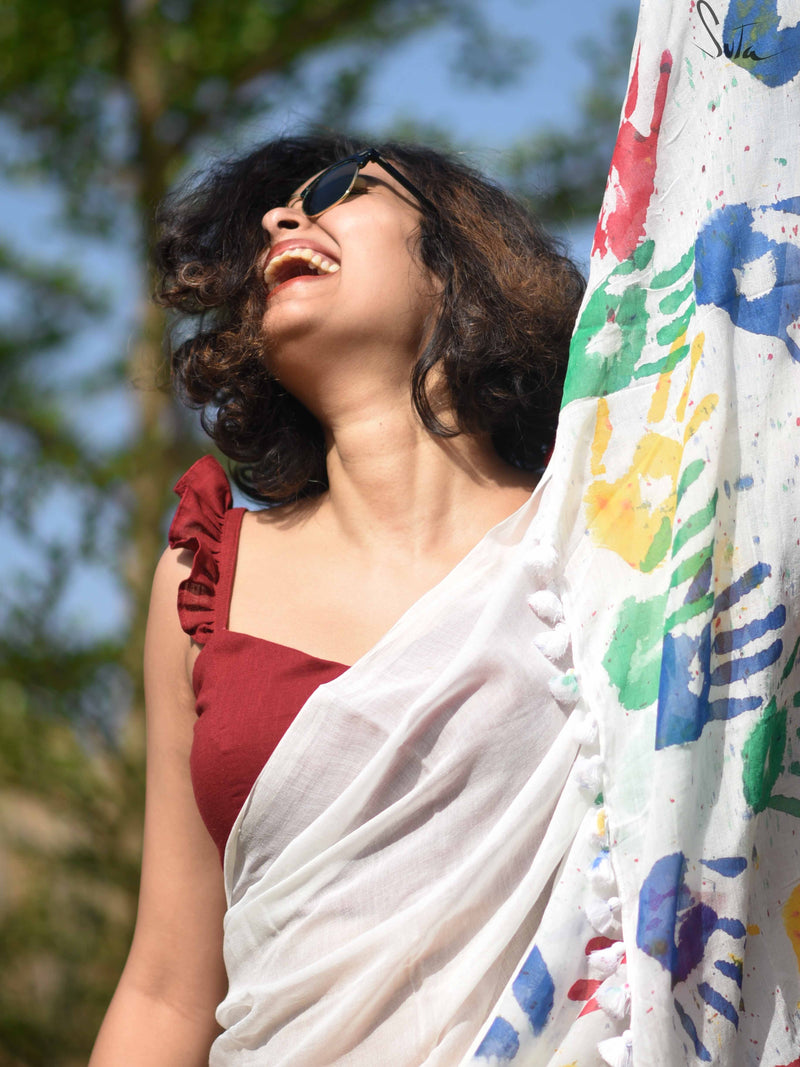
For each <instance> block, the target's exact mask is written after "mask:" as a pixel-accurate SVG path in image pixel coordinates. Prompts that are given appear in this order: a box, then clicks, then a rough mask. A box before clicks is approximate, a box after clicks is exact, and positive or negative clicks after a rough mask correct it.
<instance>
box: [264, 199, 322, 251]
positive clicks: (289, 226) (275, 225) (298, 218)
mask: <svg viewBox="0 0 800 1067" xmlns="http://www.w3.org/2000/svg"><path fill="white" fill-rule="evenodd" d="M310 222H311V220H310V219H309V217H308V216H307V215H305V214H304V213H303V212H302V211H301V210H300V208H297V207H273V208H270V210H269V211H267V212H266V214H265V215H264V217H263V218H262V219H261V228H262V229H263V230H264V232H265V233H266V234H267V236H268V237H269V240H270V244H274V243H275V239H276V237H277V236H278V235H279V234H280V233H281V231H282V230H299V229H301V227H304V226H307V225H308V224H309V223H310Z"/></svg>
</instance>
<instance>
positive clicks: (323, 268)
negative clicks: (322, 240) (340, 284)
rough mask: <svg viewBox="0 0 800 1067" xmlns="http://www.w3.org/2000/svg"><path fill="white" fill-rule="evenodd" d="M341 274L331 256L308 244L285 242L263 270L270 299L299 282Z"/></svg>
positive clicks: (274, 252)
mask: <svg viewBox="0 0 800 1067" xmlns="http://www.w3.org/2000/svg"><path fill="white" fill-rule="evenodd" d="M338 270H339V262H338V261H337V260H336V258H335V257H334V256H332V255H331V253H330V252H327V251H326V250H325V249H322V248H320V247H319V246H318V245H315V244H313V243H310V242H308V241H282V242H281V243H280V244H277V245H275V246H274V248H273V249H272V250H271V251H270V254H269V258H268V259H267V262H266V266H265V268H264V283H265V285H266V287H267V296H272V294H273V293H274V292H276V290H277V289H279V288H282V287H283V286H284V285H286V284H287V283H288V282H293V281H296V280H297V279H299V278H302V279H304V280H316V279H320V278H324V277H326V276H327V275H329V274H335V273H336V272H337V271H338Z"/></svg>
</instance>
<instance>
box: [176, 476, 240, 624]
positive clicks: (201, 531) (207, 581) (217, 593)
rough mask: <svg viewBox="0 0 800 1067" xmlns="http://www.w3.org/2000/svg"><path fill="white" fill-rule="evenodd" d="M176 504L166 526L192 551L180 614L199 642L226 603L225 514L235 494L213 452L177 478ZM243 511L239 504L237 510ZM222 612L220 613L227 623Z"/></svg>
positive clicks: (179, 545)
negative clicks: (222, 582)
mask: <svg viewBox="0 0 800 1067" xmlns="http://www.w3.org/2000/svg"><path fill="white" fill-rule="evenodd" d="M175 492H176V493H177V494H178V495H179V496H180V498H181V499H180V503H179V504H178V509H177V511H176V512H175V517H174V519H173V520H172V525H171V526H170V528H169V543H170V547H171V548H187V549H189V551H191V552H193V553H194V560H193V562H192V570H191V574H190V575H189V577H188V578H186V579H185V580H184V581H182V582H181V584H180V586H179V587H178V616H179V618H180V622H181V626H182V627H183V629H184V631H185V632H186V633H187V634H189V635H190V636H191V637H193V638H194V640H195V641H197V642H198V644H201V645H202V644H205V643H206V641H207V640H208V638H209V637H210V636H211V634H213V633H214V629H215V622H216V616H217V614H218V612H220V611H222V610H224V611H225V615H227V607H226V606H223V603H221V601H222V602H224V601H225V600H226V597H225V594H224V591H223V590H221V589H220V579H221V576H222V575H223V572H225V571H227V570H228V569H232V568H226V567H225V565H224V564H225V559H224V549H225V547H226V544H225V539H224V537H223V534H224V530H225V519H226V517H227V516H228V514H229V512H230V511H231V509H232V504H233V497H232V496H231V490H230V486H229V485H228V479H227V477H226V475H225V472H224V470H223V469H222V467H221V466H220V465H219V463H218V462H217V461H216V460H215V459H214V457H213V456H203V458H202V459H199V460H197V462H196V463H195V464H193V465H192V466H191V467H190V468H189V470H188V471H187V472H186V474H184V475H183V477H182V478H181V479H180V480H179V481H178V483H177V485H176V486H175ZM236 510H237V511H238V510H241V509H236ZM225 622H226V617H225V616H222V617H221V618H220V624H221V625H223V626H224V625H225Z"/></svg>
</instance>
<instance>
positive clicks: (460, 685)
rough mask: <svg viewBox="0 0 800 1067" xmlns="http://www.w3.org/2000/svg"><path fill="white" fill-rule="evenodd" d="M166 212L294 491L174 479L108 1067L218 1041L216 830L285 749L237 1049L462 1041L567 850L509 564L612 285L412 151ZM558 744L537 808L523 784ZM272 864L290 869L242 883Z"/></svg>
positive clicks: (165, 248) (242, 388)
mask: <svg viewBox="0 0 800 1067" xmlns="http://www.w3.org/2000/svg"><path fill="white" fill-rule="evenodd" d="M342 161H346V162H344V163H342ZM320 172H322V174H321V175H320ZM161 221H162V226H163V232H164V236H163V238H162V241H161V244H160V248H159V253H160V262H161V266H162V271H163V277H164V282H163V285H162V287H161V290H160V299H161V300H162V302H163V303H164V304H166V305H167V306H170V307H174V308H177V309H179V310H180V311H182V312H184V313H188V314H190V315H194V316H196V317H198V322H199V325H198V328H197V331H196V332H195V333H194V334H193V335H192V336H191V337H190V338H189V339H184V340H182V341H180V342H179V343H177V344H176V346H175V353H174V357H173V358H174V368H175V374H176V377H177V379H178V382H179V384H180V386H181V388H182V390H183V391H184V393H185V395H186V396H187V398H188V399H189V401H190V402H192V403H194V404H196V405H198V406H203V407H204V408H205V409H206V412H208V411H210V412H211V414H210V415H207V419H208V424H209V426H210V428H211V431H212V434H213V436H214V438H215V440H216V441H217V443H218V444H219V446H220V448H221V449H222V451H223V452H225V453H226V454H227V455H228V456H229V457H230V458H231V459H234V460H235V461H237V462H238V463H239V464H240V466H239V467H238V472H239V475H238V476H239V479H240V481H241V483H242V484H243V486H244V487H245V489H246V490H247V491H249V492H250V493H251V494H252V495H254V496H256V497H260V498H261V499H263V500H265V501H268V502H269V503H270V504H271V505H272V506H271V507H269V508H267V509H266V510H262V511H250V512H246V513H243V512H242V511H240V510H239V509H234V510H233V511H231V510H230V499H229V495H228V493H227V483H226V481H225V478H224V475H223V474H222V472H221V470H220V469H219V468H218V466H217V465H216V464H215V462H214V461H212V460H206V461H201V463H200V464H199V465H196V466H195V468H193V469H192V471H191V472H189V474H188V475H187V476H186V477H185V478H184V479H182V480H181V482H180V483H179V485H178V490H179V491H180V492H181V494H182V504H181V506H180V508H179V510H178V514H177V515H176V519H175V522H174V523H173V527H172V530H171V544H172V545H173V547H172V548H171V549H170V550H168V551H167V552H166V553H165V555H164V557H163V559H162V561H161V563H160V565H159V568H158V571H157V573H156V578H155V582H154V587H153V600H152V608H151V616H150V622H149V624H148V635H147V649H146V682H147V700H148V800H147V814H146V822H145V851H144V863H143V873H142V890H141V899H140V907H139V917H138V921H137V928H136V935H135V938H134V943H133V947H132V949H131V953H130V957H129V960H128V964H127V966H126V969H125V972H124V974H123V977H122V979H121V982H120V986H119V989H118V991H117V994H116V996H115V998H114V1001H113V1003H112V1006H111V1008H110V1010H109V1013H108V1016H107V1019H106V1022H105V1023H104V1026H103V1029H102V1031H101V1034H100V1037H99V1038H98V1042H97V1046H96V1048H95V1052H94V1056H93V1059H92V1064H93V1067H102V1065H104V1064H111V1063H114V1064H117V1063H120V1062H124V1063H126V1064H136V1063H143V1064H144V1063H146V1064H148V1065H151V1067H152V1065H154V1064H160V1063H163V1064H169V1065H171V1067H172V1065H177V1064H187V1065H188V1064H200V1063H205V1062H207V1060H208V1056H209V1047H210V1045H211V1042H212V1039H213V1038H214V1036H215V1034H216V1033H217V1026H216V1023H215V1020H214V1012H215V1009H216V1008H217V1005H218V1004H219V1002H220V1000H222V999H223V997H224V995H225V988H226V977H225V969H224V967H223V962H222V919H223V914H224V911H225V892H224V890H223V881H222V873H221V870H220V863H219V858H218V857H217V856H216V855H215V851H216V850H219V852H220V854H221V855H224V853H225V847H226V841H227V840H228V837H229V834H230V832H231V829H232V826H233V824H234V821H235V820H237V817H239V812H240V809H241V807H242V805H243V803H244V802H245V800H246V798H247V796H248V794H249V793H250V789H251V787H252V785H253V783H254V781H255V780H256V778H257V777H258V775H259V772H260V770H261V768H262V766H263V765H264V764H266V766H267V768H269V769H271V770H274V775H275V776H277V780H280V783H281V784H280V785H278V786H274V784H270V781H269V774H267V773H266V772H265V775H262V777H261V778H260V779H259V781H260V783H261V784H262V785H264V787H265V788H267V789H273V788H276V789H277V794H278V796H277V797H276V798H275V799H274V800H273V801H270V804H269V807H270V808H271V810H272V813H273V814H272V815H271V816H269V819H268V821H269V822H270V823H271V826H270V828H269V832H268V833H267V834H266V836H268V837H270V841H269V843H268V844H266V843H265V842H262V844H265V847H266V852H265V851H264V850H263V848H261V847H258V846H257V847H255V848H248V847H245V846H243V845H242V844H241V840H242V838H241V834H242V830H243V826H245V827H246V824H243V823H242V819H241V817H240V818H239V822H238V823H237V825H236V827H235V828H234V831H233V835H232V837H231V841H230V843H228V845H227V858H226V860H225V862H226V871H227V878H228V897H229V901H228V903H229V905H231V907H232V909H233V910H232V911H231V912H229V918H228V927H229V930H228V935H227V944H226V962H227V964H228V970H229V977H230V981H231V990H230V993H229V995H228V998H227V999H226V1001H225V1003H224V1004H223V1006H222V1007H221V1009H220V1012H219V1020H220V1022H221V1023H222V1025H223V1026H224V1027H225V1028H226V1032H225V1033H224V1034H223V1035H222V1036H221V1037H220V1038H219V1039H218V1040H217V1042H216V1044H215V1046H214V1051H213V1052H212V1053H211V1062H212V1063H215V1064H223V1063H229V1062H234V1061H235V1062H237V1063H266V1062H272V1063H289V1062H296V1063H308V1064H312V1063H328V1062H331V1063H332V1062H348V1063H351V1062H352V1063H356V1062H364V1063H377V1062H381V1063H396V1064H398V1065H400V1064H409V1065H410V1064H418V1063H422V1062H425V1063H429V1064H434V1063H452V1062H456V1061H457V1060H458V1059H460V1058H461V1057H462V1056H463V1055H464V1054H466V1052H467V1051H468V1048H469V1046H470V1045H471V1044H472V1042H473V1040H474V1038H475V1035H476V1033H477V1032H478V1030H479V1028H480V1024H481V1023H482V1022H483V1021H484V1020H486V1019H487V1018H488V1017H489V1014H490V1012H491V1009H492V1006H493V1004H494V1003H495V1001H496V1000H497V997H498V996H499V994H500V992H501V991H502V989H503V987H504V985H505V984H506V982H507V981H508V980H509V979H510V978H511V976H512V974H513V971H514V968H515V966H516V965H517V963H518V961H519V958H520V955H521V953H522V952H523V950H524V949H525V946H526V945H527V944H528V942H529V941H530V938H531V936H532V934H533V932H534V930H535V928H536V925H537V922H538V918H539V916H540V915H541V911H542V907H543V906H544V903H545V901H546V897H547V892H546V889H547V886H546V884H545V883H547V882H548V881H549V879H550V876H551V875H552V873H553V870H554V867H555V862H554V861H551V862H550V864H549V867H548V869H547V875H546V877H545V878H544V879H542V877H541V875H540V874H537V878H538V880H539V883H541V884H539V885H538V889H537V890H536V891H535V892H534V891H532V889H531V886H530V885H527V884H526V881H525V880H526V877H528V876H529V870H530V858H531V856H532V855H533V854H534V853H535V852H536V850H537V848H538V847H539V845H540V844H541V841H542V838H543V836H544V833H545V830H546V827H547V825H548V820H549V817H550V815H551V814H552V810H553V807H554V805H555V799H556V797H557V794H558V790H559V788H560V787H561V786H562V785H563V781H564V778H565V776H566V773H567V771H568V769H569V765H570V763H571V760H572V758H573V756H574V748H575V745H574V742H572V741H570V742H569V743H565V741H564V736H565V734H564V730H563V726H564V722H565V713H564V711H563V710H562V709H561V707H560V706H559V705H558V704H557V703H556V702H555V700H554V698H553V697H552V696H551V694H550V691H549V689H548V682H549V681H551V680H552V679H553V677H555V676H557V674H558V671H557V670H556V668H555V667H553V666H552V664H551V663H550V661H549V660H548V659H547V658H545V657H544V656H542V655H541V654H540V653H536V652H535V649H534V648H533V645H532V643H531V642H532V640H533V637H535V635H536V634H537V632H540V631H542V630H544V629H546V627H545V626H543V624H542V623H541V622H539V621H538V620H537V619H536V617H535V616H534V615H533V614H532V613H531V612H530V611H529V609H528V608H527V606H526V604H525V602H524V597H520V596H517V595H513V594H512V592H511V591H509V589H508V588H506V587H507V585H508V582H509V579H508V576H507V573H506V572H508V571H509V568H510V570H511V571H512V572H513V573H514V574H518V572H519V569H520V568H521V567H524V565H525V560H524V558H523V556H524V553H523V551H522V548H521V546H522V543H523V538H524V532H525V530H527V528H528V527H529V526H530V523H531V521H532V519H533V516H534V515H535V510H536V498H533V499H531V493H532V490H533V489H534V487H535V485H536V481H537V477H538V473H537V472H538V471H539V470H540V469H541V466H542V463H543V459H544V456H545V454H546V452H547V450H548V449H549V447H550V445H551V441H552V436H553V431H554V425H555V417H556V413H557V409H558V402H559V397H560V389H561V383H562V381H563V371H564V367H565V363H566V353H567V347H568V342H569V337H570V333H571V329H572V324H573V321H574V318H575V315H576V313H577V309H578V304H579V302H580V298H581V295H582V291H583V282H582V279H581V277H580V275H579V274H578V272H577V271H576V269H575V268H574V266H573V265H572V264H571V263H570V262H569V260H568V259H566V258H565V257H564V256H563V255H561V254H560V252H559V251H558V249H557V247H556V245H555V243H554V242H553V241H552V240H551V239H550V238H548V237H546V236H545V235H544V234H543V233H542V232H541V230H540V229H539V228H538V226H537V225H536V224H535V223H534V222H533V221H532V220H531V219H530V218H529V216H527V215H526V213H525V212H524V211H523V210H522V209H521V208H520V207H519V206H518V205H517V204H515V203H514V202H513V201H512V200H511V199H510V198H508V197H507V196H506V195H505V194H503V193H502V192H501V191H499V190H498V189H497V188H495V187H494V186H492V185H490V184H489V183H488V182H486V181H485V180H483V179H482V178H480V177H479V176H478V175H476V174H475V173H474V172H472V171H471V170H469V169H468V168H467V167H465V166H464V165H462V164H460V163H456V162H454V161H453V160H449V159H446V158H445V157H443V156H441V155H439V154H437V153H435V152H432V151H430V150H426V149H420V148H413V147H408V146H402V145H397V144H388V145H383V146H380V147H379V148H378V149H377V150H375V149H369V150H364V149H363V148H362V146H361V145H360V144H356V143H354V142H352V141H349V140H346V139H344V138H338V137H325V138H323V137H306V138H287V139H282V140H280V141H277V142H274V143H272V144H270V145H267V146H265V147H264V148H261V149H259V150H257V151H256V152H254V153H252V154H251V155H250V156H248V157H246V158H245V159H242V160H239V161H236V162H234V163H232V164H230V165H226V166H223V167H220V168H218V169H217V170H216V171H215V172H214V173H212V174H211V176H210V177H209V178H207V179H206V180H205V181H204V182H203V183H202V184H200V185H199V186H193V187H191V188H190V190H189V191H188V192H186V193H184V194H182V195H179V196H178V197H177V198H175V199H173V201H172V202H171V203H170V204H168V205H167V207H166V208H165V209H164V211H163V212H162V219H161ZM465 557H466V559H465ZM465 567H466V570H465ZM481 583H485V585H482V584H481ZM492 589H495V590H496V594H491V592H490V591H491V590H492ZM432 590H433V592H431V591H432ZM176 604H177V605H178V611H177V612H176V607H175V606H176ZM493 613H494V614H495V615H496V616H497V617H496V618H495V617H493ZM498 626H499V627H500V630H501V631H502V632H503V633H504V634H505V633H507V640H506V641H505V647H504V648H503V650H502V652H500V651H499V650H498V649H497V648H496V647H495V646H494V643H493V641H492V634H493V632H494V631H495V630H496V629H497V628H498ZM531 654H534V655H538V657H539V661H540V662H539V663H538V664H536V665H534V666H533V667H530V666H529V665H528V663H527V659H528V657H529V656H530V655H531ZM498 655H499V656H500V662H499V663H496V662H494V661H495V660H496V659H497V657H498ZM352 665H356V666H355V667H353V666H352ZM348 668H349V669H348ZM320 684H322V685H323V686H324V688H323V690H320V689H319V688H318V687H319V686H320ZM348 687H350V688H353V687H355V688H356V689H358V688H359V687H361V688H362V689H363V688H364V687H366V688H367V689H368V690H369V691H368V692H366V693H364V692H361V691H359V693H358V694H357V695H352V694H351V693H350V692H349V690H348ZM312 694H313V697H314V699H310V698H312ZM321 694H323V695H324V696H325V699H328V694H330V699H333V700H334V701H336V700H337V699H338V700H341V701H344V703H345V704H346V705H347V707H346V710H342V711H339V712H338V713H333V714H332V713H331V712H330V710H329V709H328V707H327V705H325V706H324V707H322V706H321V705H319V703H317V704H315V700H316V701H317V702H319V701H320V700H321V699H322V696H321ZM304 704H305V707H304V708H303V714H302V715H298V713H299V712H300V709H301V707H302V706H303V705H304ZM315 708H318V710H315ZM198 715H199V718H198ZM290 723H291V724H292V728H291V729H290V730H289V732H288V733H286V730H287V727H288V726H289V724H290ZM278 742H280V748H279V749H278V752H276V753H275V756H274V757H273V755H272V752H273V750H274V749H275V748H276V746H277V745H278ZM554 747H555V748H557V749H559V748H560V750H561V754H560V756H559V757H558V758H556V759H552V758H551V761H550V763H549V764H548V769H547V770H546V772H545V773H546V776H548V775H549V776H550V778H551V779H552V781H549V784H548V783H542V786H540V788H541V787H543V786H544V787H546V793H547V795H548V797H549V800H548V801H547V802H546V803H545V804H544V806H542V807H541V810H540V811H539V812H538V814H537V816H536V817H535V818H530V817H526V818H525V819H524V820H522V823H523V825H522V827H520V825H519V823H520V820H519V818H516V819H515V818H514V813H513V810H512V809H513V803H512V801H514V800H515V798H517V802H518V798H519V795H520V794H521V793H522V792H524V790H525V788H526V787H527V788H530V782H531V780H532V779H534V778H535V776H536V774H537V771H538V769H539V766H540V763H541V759H542V757H543V755H544V754H545V753H547V752H548V751H549V750H552V749H553V748H554ZM281 753H284V755H285V760H284V761H283V762H281V759H280V754H281ZM190 768H191V773H190ZM551 787H552V788H551ZM193 792H194V795H193ZM195 798H196V799H195ZM246 807H247V806H246ZM242 815H244V813H242ZM342 819H345V820H350V821H351V823H352V825H351V827H350V832H347V828H346V827H344V828H343V827H342V824H341V820H342ZM326 820H327V821H329V822H330V821H331V820H333V821H335V822H336V823H337V832H336V834H334V835H331V834H329V833H327V832H326V830H325V828H324V827H325V823H326ZM204 822H205V825H204ZM256 825H258V826H259V827H261V831H265V832H266V825H265V823H264V822H263V821H262V820H261V818H260V817H259V818H258V819H257V820H256ZM261 831H259V832H261ZM520 834H521V835H522V838H520ZM215 846H216V849H215ZM293 850H294V851H295V852H297V851H298V850H300V851H301V852H302V856H299V857H298V858H297V859H296V860H290V859H289V858H288V857H289V856H290V854H291V853H292V852H293ZM267 855H269V857H270V860H269V861H266V860H265V857H266V856H267ZM278 856H280V857H281V862H279V863H278V864H275V863H274V862H272V860H274V859H275V858H276V857H278ZM265 862H268V864H269V866H270V870H271V871H272V873H273V874H274V873H275V872H276V870H277V869H278V868H280V866H281V863H284V864H285V863H289V864H290V867H291V869H289V868H287V870H286V871H285V873H284V876H282V877H281V878H279V881H278V883H277V884H270V885H269V886H267V884H266V883H265V882H264V881H263V880H261V879H260V878H259V877H258V876H256V875H255V873H254V872H253V871H252V870H248V871H247V873H244V871H245V868H248V866H250V865H253V864H255V865H256V866H258V867H259V869H261V868H262V866H263V865H264V864H265ZM265 895H266V897H270V898H271V900H272V903H271V904H268V903H267V902H266V898H265ZM256 896H259V897H261V898H262V904H263V905H264V906H263V907H262V905H261V904H259V905H257V906H256V912H254V911H252V910H250V903H252V902H253V899H254V897H256ZM245 900H247V901H248V902H250V903H248V907H247V909H246V914H245V915H243V916H242V918H241V923H240V924H239V925H238V926H237V923H236V922H235V921H233V922H232V919H231V916H232V915H235V914H236V911H235V909H236V905H237V903H239V904H241V903H242V902H243V901H245ZM265 909H266V910H265ZM256 913H257V914H258V915H261V916H262V919H263V917H264V916H266V915H267V914H269V916H270V917H269V918H268V919H266V922H267V924H268V926H270V927H271V928H272V929H271V930H267V929H263V930H261V931H260V932H259V933H258V934H257V935H256V934H255V926H254V924H255V925H260V923H261V922H262V919H259V918H258V917H257V914H256ZM279 916H281V917H280V918H279ZM275 924H277V926H275ZM278 927H280V931H281V933H280V936H273V935H275V934H277V931H278ZM237 930H238V932H236V931H237ZM243 930H248V931H249V934H242V931H243ZM248 942H249V945H248ZM248 958H249V960H248ZM256 988H257V990H258V991H257V992H256ZM343 1014H347V1016H348V1017H349V1020H350V1021H349V1022H348V1023H347V1025H345V1024H344V1023H343V1020H342V1015H343ZM354 1016H355V1017H354Z"/></svg>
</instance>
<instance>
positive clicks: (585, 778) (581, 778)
mask: <svg viewBox="0 0 800 1067" xmlns="http://www.w3.org/2000/svg"><path fill="white" fill-rule="evenodd" d="M575 778H576V780H577V782H578V788H579V789H583V790H585V791H586V792H587V793H599V792H600V788H601V786H602V784H603V760H602V757H601V756H597V755H595V756H581V757H580V758H579V759H576V760H575Z"/></svg>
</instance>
